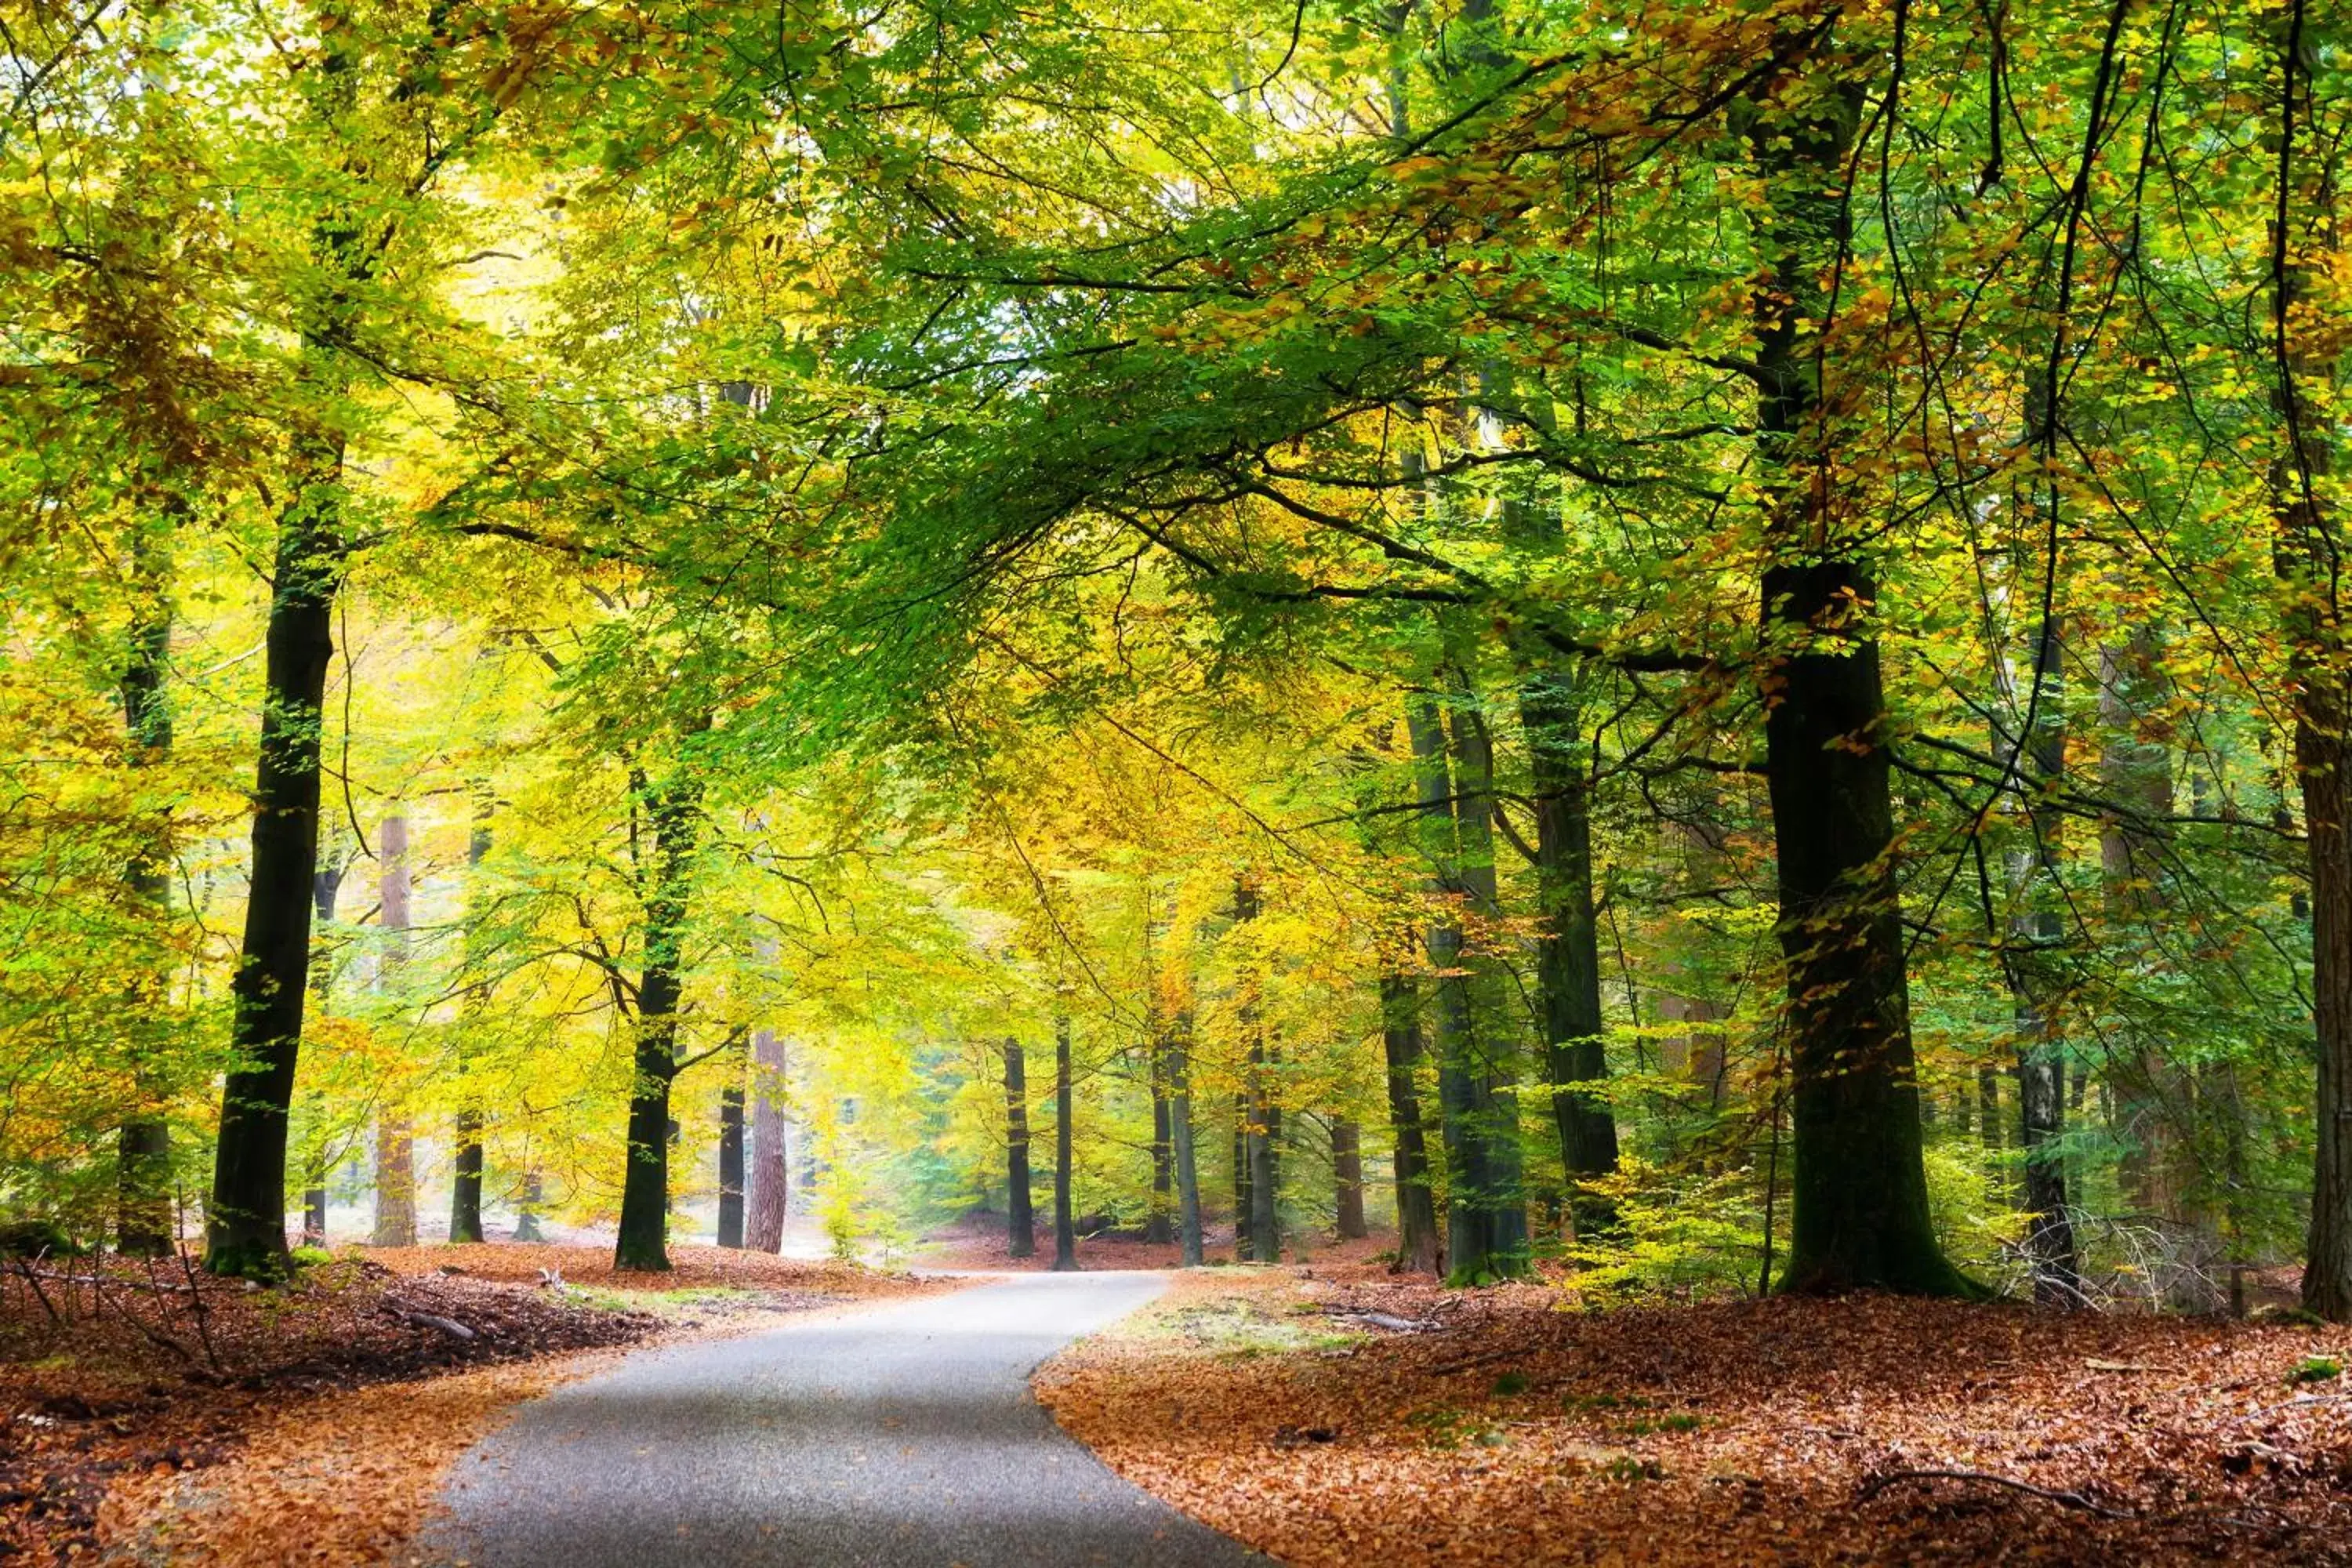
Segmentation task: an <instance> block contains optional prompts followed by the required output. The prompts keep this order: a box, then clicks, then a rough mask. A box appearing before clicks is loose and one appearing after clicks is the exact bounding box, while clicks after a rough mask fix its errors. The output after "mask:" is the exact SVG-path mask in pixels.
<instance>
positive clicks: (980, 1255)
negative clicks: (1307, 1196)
mask: <svg viewBox="0 0 2352 1568" xmlns="http://www.w3.org/2000/svg"><path fill="white" fill-rule="evenodd" d="M1284 1240H1285V1241H1286V1242H1289V1241H1291V1238H1290V1237H1284ZM1202 1247H1203V1248H1204V1249H1205V1250H1206V1251H1207V1252H1208V1254H1209V1260H1210V1262H1211V1263H1212V1264H1213V1265H1214V1264H1216V1263H1219V1262H1221V1261H1223V1258H1226V1257H1230V1256H1231V1254H1232V1252H1233V1247H1234V1227H1233V1226H1230V1225H1213V1226H1208V1227H1207V1228H1206V1229H1205V1230H1203V1231H1202ZM1395 1247H1396V1239H1395V1237H1392V1236H1391V1237H1367V1238H1365V1239H1362V1240H1357V1241H1330V1240H1328V1239H1326V1240H1322V1241H1321V1242H1320V1246H1319V1248H1318V1250H1317V1251H1316V1252H1314V1253H1313V1254H1312V1256H1311V1258H1307V1259H1303V1261H1307V1262H1308V1263H1310V1264H1312V1265H1336V1264H1343V1263H1344V1264H1359V1263H1370V1262H1371V1261H1373V1260H1374V1259H1375V1258H1381V1257H1383V1256H1384V1249H1385V1252H1386V1253H1393V1251H1394V1250H1395ZM1077 1254H1078V1267H1079V1268H1085V1269H1108V1268H1169V1269H1172V1268H1178V1267H1180V1266H1181V1264H1182V1262H1183V1255H1182V1251H1181V1248H1179V1247H1177V1245H1176V1244H1175V1243H1174V1242H1172V1241H1145V1240H1143V1239H1142V1238H1141V1237H1139V1236H1137V1235H1136V1234H1134V1233H1133V1232H1131V1231H1112V1230H1097V1231H1095V1232H1093V1233H1092V1234H1088V1233H1087V1232H1085V1231H1081V1232H1080V1233H1079V1235H1078V1238H1077ZM908 1263H909V1264H911V1265H912V1266H914V1267H916V1268H982V1269H987V1270H989V1271H991V1272H992V1273H1000V1274H1003V1273H1012V1274H1025V1273H1044V1272H1047V1271H1049V1270H1051V1269H1052V1268H1053V1267H1054V1224H1053V1221H1052V1220H1051V1219H1050V1218H1049V1219H1044V1220H1041V1221H1039V1223H1038V1225H1037V1228H1036V1237H1035V1244H1034V1251H1033V1252H1031V1254H1030V1255H1029V1256H1028V1257H1026V1258H1014V1257H1013V1256H1011V1254H1010V1252H1009V1250H1008V1249H1007V1247H1006V1245H1005V1227H1004V1216H1003V1215H1001V1214H986V1213H979V1214H970V1215H964V1216H963V1217H962V1218H961V1219H959V1220H957V1221H955V1222H954V1223H953V1224H951V1225H946V1226H940V1227H939V1228H938V1229H935V1230H932V1231H929V1232H928V1233H926V1234H925V1236H924V1237H923V1239H922V1240H921V1241H920V1242H919V1243H918V1244H916V1246H915V1247H914V1249H913V1250H912V1251H911V1252H910V1253H908Z"/></svg>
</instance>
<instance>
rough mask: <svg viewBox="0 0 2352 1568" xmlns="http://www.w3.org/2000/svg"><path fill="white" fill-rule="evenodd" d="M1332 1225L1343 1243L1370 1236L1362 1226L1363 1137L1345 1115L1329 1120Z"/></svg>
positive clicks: (1368, 1231) (1369, 1232) (1367, 1230)
mask: <svg viewBox="0 0 2352 1568" xmlns="http://www.w3.org/2000/svg"><path fill="white" fill-rule="evenodd" d="M1331 1181H1332V1185H1333V1186H1334V1188H1335V1189H1336V1191H1335V1192H1334V1193H1333V1194H1332V1226H1331V1228H1332V1229H1333V1230H1334V1231H1335V1232H1337V1233H1338V1235H1339V1239H1340V1240H1342V1241H1356V1240H1360V1239H1361V1238H1362V1237H1367V1236H1370V1235H1371V1231H1370V1229H1369V1228H1368V1227H1367V1226H1365V1224H1364V1135H1363V1132H1362V1131H1361V1130H1360V1128H1358V1127H1357V1125H1356V1124H1355V1123H1354V1122H1353V1121H1349V1120H1348V1119H1347V1118H1346V1117H1344V1116H1335V1117H1333V1118H1332V1119H1331Z"/></svg>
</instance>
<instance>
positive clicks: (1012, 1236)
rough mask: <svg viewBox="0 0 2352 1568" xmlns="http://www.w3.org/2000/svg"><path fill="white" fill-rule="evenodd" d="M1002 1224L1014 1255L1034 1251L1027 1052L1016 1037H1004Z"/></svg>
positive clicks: (1021, 1255) (1035, 1223)
mask: <svg viewBox="0 0 2352 1568" xmlns="http://www.w3.org/2000/svg"><path fill="white" fill-rule="evenodd" d="M1004 1162H1005V1176H1004V1226H1005V1246H1006V1250H1007V1251H1008V1252H1009V1253H1010V1254H1011V1255H1012V1256H1013V1257H1014V1258H1032V1257H1034V1256H1035V1255H1036V1252H1037V1216H1036V1213H1035V1211H1034V1207H1033V1206H1032V1199H1031V1195H1030V1190H1029V1189H1030V1182H1029V1053H1028V1052H1027V1051H1025V1050H1024V1049H1023V1048H1022V1045H1021V1041H1020V1039H1019V1038H1018V1037H1014V1036H1010V1035H1008V1036H1006V1037H1005V1040H1004Z"/></svg>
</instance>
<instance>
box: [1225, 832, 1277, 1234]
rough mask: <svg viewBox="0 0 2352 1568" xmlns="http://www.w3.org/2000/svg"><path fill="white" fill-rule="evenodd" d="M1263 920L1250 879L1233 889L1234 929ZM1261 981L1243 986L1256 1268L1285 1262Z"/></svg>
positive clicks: (1245, 1149)
mask: <svg viewBox="0 0 2352 1568" xmlns="http://www.w3.org/2000/svg"><path fill="white" fill-rule="evenodd" d="M1257 916H1258V895H1257V888H1256V887H1255V884H1253V883H1251V882H1250V881H1249V880H1248V879H1246V878H1244V879H1240V880H1238V881H1236V882H1235V883H1234V927H1235V928H1236V929H1238V928H1240V927H1243V926H1245V925H1247V924H1249V923H1250V922H1251V921H1255V920H1256V919H1257ZM1259 984H1260V982H1259V977H1258V974H1257V972H1256V969H1255V966H1254V965H1253V966H1252V968H1251V970H1250V972H1249V973H1248V975H1247V976H1246V977H1245V978H1244V980H1243V982H1242V998H1241V1006H1240V1009H1239V1011H1240V1015H1241V1020H1242V1032H1243V1034H1244V1036H1245V1037H1247V1038H1248V1040H1249V1060H1248V1064H1247V1071H1246V1073H1245V1074H1244V1083H1245V1086H1246V1089H1247V1102H1246V1105H1245V1107H1244V1121H1243V1123H1242V1132H1243V1136H1242V1154H1243V1158H1244V1161H1245V1162H1246V1163H1247V1164H1248V1166H1249V1204H1248V1205H1247V1208H1246V1210H1245V1211H1244V1212H1245V1215H1246V1223H1247V1225H1248V1226H1249V1238H1250V1240H1249V1255H1250V1260H1251V1261H1252V1262H1254V1263H1279V1262H1281V1261H1282V1163H1281V1148H1282V1143H1281V1139H1282V1104H1281V1101H1280V1100H1279V1099H1278V1098H1277V1097H1276V1094H1275V1091H1274V1084H1273V1079H1272V1075H1271V1072H1270V1070H1269V1069H1270V1068H1271V1067H1272V1066H1273V1061H1272V1058H1271V1055H1270V1052H1269V1050H1268V1047H1267V1046H1266V1040H1265V1025H1264V1023H1263V1021H1262V1017H1261V1015H1260V1011H1259V1005H1258V985H1259Z"/></svg>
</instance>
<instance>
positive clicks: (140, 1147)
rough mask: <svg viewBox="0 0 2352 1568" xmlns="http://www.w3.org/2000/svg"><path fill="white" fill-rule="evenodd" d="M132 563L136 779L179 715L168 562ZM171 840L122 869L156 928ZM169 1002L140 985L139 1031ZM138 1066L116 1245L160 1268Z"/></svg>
mask: <svg viewBox="0 0 2352 1568" xmlns="http://www.w3.org/2000/svg"><path fill="white" fill-rule="evenodd" d="M185 513H186V509H185V508H184V507H182V506H178V505H167V506H166V507H165V508H164V509H163V514H164V521H166V522H167V523H173V522H180V521H185ZM131 563H132V567H133V575H134V577H135V578H136V583H137V592H138V595H139V599H138V605H137V608H136V611H135V613H134V615H133V618H132V621H131V637H130V647H129V648H128V650H127V657H126V658H125V659H124V661H123V668H122V679H121V692H122V722H123V731H124V738H125V741H126V742H127V750H128V753H129V760H130V763H131V769H132V771H133V773H134V775H136V774H139V773H145V772H146V771H147V770H149V769H152V768H154V767H156V766H159V765H160V764H161V763H163V762H164V761H165V760H166V759H168V758H169V757H170V755H171V753H172V706H171V700H170V698H169V696H168V694H167V693H166V691H165V689H164V682H165V679H167V677H168V676H169V673H170V664H171V656H172V600H171V595H170V590H169V588H168V586H167V585H166V567H165V565H164V563H163V555H162V554H161V552H160V550H159V547H158V545H157V544H156V542H154V541H153V540H152V539H151V538H149V537H148V535H147V534H146V532H144V531H142V532H141V533H140V534H139V535H138V536H137V537H136V539H134V541H133V542H132V545H131ZM139 805H140V809H141V810H142V813H143V812H145V811H147V810H149V809H151V807H150V806H149V805H148V803H147V802H146V801H145V800H144V799H143V798H142V800H141V801H140V803H139ZM171 837H172V821H171V814H170V812H169V809H168V808H165V809H164V810H163V812H162V817H161V821H160V822H159V823H158V824H157V831H156V834H155V842H153V843H152V844H150V845H148V846H146V847H142V849H141V850H139V851H138V852H137V853H135V854H133V855H132V856H131V863H130V864H129V865H128V866H126V867H125V868H123V880H124V883H125V885H126V888H127V890H128V891H129V893H130V895H131V903H132V904H133V905H134V907H136V908H137V909H138V910H139V911H140V912H141V913H142V914H143V915H146V916H148V917H150V918H152V919H153V920H155V921H157V922H159V923H160V922H162V921H165V920H168V919H169V918H170V915H171V909H172V881H171V876H170V871H169V868H170V866H171V854H172V849H171ZM162 1001H163V988H162V984H161V975H160V974H154V975H151V976H148V977H145V978H142V980H141V981H140V982H139V984H137V985H135V986H134V987H133V990H132V994H131V997H130V1012H131V1020H132V1026H133V1028H137V1029H144V1028H153V1027H155V1026H157V1024H158V1023H159V1020H158V1019H157V1018H156V1017H155V1016H154V1015H155V1013H156V1012H157V1010H158V1006H159V1005H160V1004H161V1002H162ZM131 1056H132V1063H131V1094H132V1100H133V1109H132V1111H131V1114H130V1115H128V1116H126V1117H124V1118H123V1121H122V1128H121V1133H120V1135H119V1139H118V1142H117V1146H116V1152H115V1226H114V1245H115V1249H116V1250H117V1251H118V1252H121V1253H122V1254H124V1255H125V1256H131V1257H147V1258H154V1257H160V1256H162V1255H163V1254H165V1253H168V1252H170V1251H171V1250H172V1247H173V1242H174V1241H175V1240H176V1239H177V1235H176V1233H177V1226H174V1225H173V1215H172V1190H171V1181H172V1125H171V1123H170V1122H169V1121H167V1120H165V1118H164V1114H163V1104H162V1098H163V1089H162V1085H161V1082H160V1080H159V1079H158V1076H157V1074H156V1073H155V1071H154V1070H153V1068H152V1066H151V1065H150V1063H149V1059H148V1058H149V1047H147V1045H146V1044H145V1043H144V1041H143V1040H134V1042H133V1043H132V1048H131Z"/></svg>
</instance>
